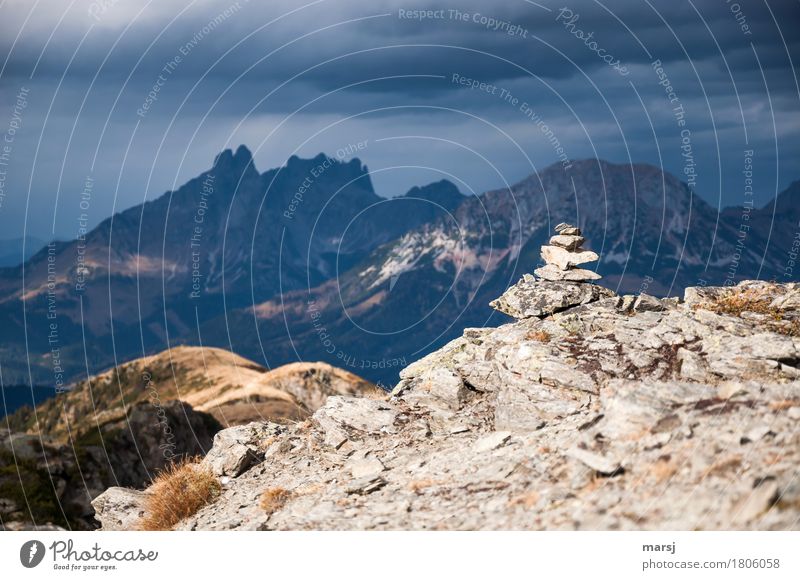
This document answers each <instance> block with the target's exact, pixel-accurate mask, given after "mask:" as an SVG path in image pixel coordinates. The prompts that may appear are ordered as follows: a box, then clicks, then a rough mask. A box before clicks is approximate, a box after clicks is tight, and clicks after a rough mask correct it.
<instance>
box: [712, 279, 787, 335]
mask: <svg viewBox="0 0 800 580" xmlns="http://www.w3.org/2000/svg"><path fill="white" fill-rule="evenodd" d="M772 301H773V296H771V295H770V293H769V292H767V291H765V290H763V289H759V288H731V289H729V290H727V291H725V292H723V293H722V294H720V295H719V296H717V297H715V298H714V299H713V300H711V301H709V302H705V303H704V304H700V305H698V306H697V308H703V309H705V310H710V311H712V312H716V313H717V314H727V315H728V316H737V317H741V316H742V314H744V313H745V312H752V313H755V314H761V315H763V316H765V317H766V320H765V322H764V325H765V326H766V327H767V329H768V330H771V331H772V332H777V333H779V334H786V335H789V336H800V319H797V318H792V319H786V318H785V316H784V312H782V311H781V310H780V309H778V308H775V307H774V306H772Z"/></svg>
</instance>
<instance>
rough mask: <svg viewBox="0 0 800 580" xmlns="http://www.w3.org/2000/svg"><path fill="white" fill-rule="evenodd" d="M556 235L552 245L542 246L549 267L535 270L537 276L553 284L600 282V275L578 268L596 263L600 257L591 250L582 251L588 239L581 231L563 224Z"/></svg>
mask: <svg viewBox="0 0 800 580" xmlns="http://www.w3.org/2000/svg"><path fill="white" fill-rule="evenodd" d="M555 230H556V235H554V236H553V237H552V238H550V244H549V245H547V246H542V258H544V261H545V262H547V265H545V266H542V267H541V268H538V269H537V270H535V273H536V275H537V276H538V277H539V278H542V279H544V280H549V281H551V282H559V281H567V282H589V281H592V280H599V279H600V275H599V274H597V273H596V272H592V271H591V270H586V269H584V268H577V267H576V266H579V265H581V264H587V263H591V262H596V261H597V260H598V259H599V256H598V255H597V254H595V253H594V252H592V251H591V250H582V249H581V246H582V245H583V242H585V241H586V239H585V238H584V237H583V236H582V235H581V230H580V229H579V228H576V227H575V226H572V225H570V224H565V223H561V224H558V225H557V226H556V228H555Z"/></svg>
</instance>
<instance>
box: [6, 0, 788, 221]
mask: <svg viewBox="0 0 800 580" xmlns="http://www.w3.org/2000/svg"><path fill="white" fill-rule="evenodd" d="M34 6H35V8H34ZM68 6H70V5H69V4H67V3H63V2H61V1H57V0H43V1H41V2H39V3H37V4H33V3H28V2H11V3H9V2H7V3H6V4H4V5H3V7H2V8H0V11H2V13H3V14H2V16H3V17H2V18H0V51H2V54H3V55H8V58H7V62H6V64H5V67H4V69H3V73H2V76H0V91H1V92H2V95H3V100H2V103H0V115H2V116H1V117H0V120H2V119H9V118H11V117H12V115H13V112H12V109H13V100H14V99H13V97H14V95H15V94H16V92H17V91H18V90H19V89H20V87H26V88H29V89H30V90H31V97H30V106H29V107H28V109H27V111H26V113H25V117H24V120H23V122H24V130H22V131H21V132H20V135H19V136H18V138H17V140H16V143H15V150H14V157H13V160H12V165H11V173H13V175H11V176H10V177H9V181H8V183H9V184H12V185H13V186H14V191H15V193H16V195H12V196H8V197H7V198H6V200H5V201H4V205H3V206H0V225H11V224H18V223H19V222H20V219H19V216H20V213H21V212H23V211H24V207H25V203H24V202H25V199H26V196H27V194H28V191H29V190H30V192H31V195H32V196H35V197H36V198H37V199H38V200H40V201H50V200H52V201H53V202H54V201H55V196H56V194H57V193H58V192H61V191H63V195H60V194H59V195H60V198H59V199H60V200H61V201H60V203H63V200H64V199H67V200H68V199H70V198H69V192H70V191H74V190H75V189H76V188H79V187H80V184H81V183H82V181H83V180H84V179H85V175H86V174H87V173H89V172H91V173H92V174H93V175H95V176H96V178H97V180H98V183H102V184H104V185H105V186H106V187H107V188H108V190H111V191H114V192H117V184H118V183H119V184H120V185H119V191H118V192H117V193H118V195H119V199H118V200H117V201H113V196H107V197H106V198H104V199H103V200H98V202H97V205H96V206H95V208H94V212H95V216H94V218H93V219H95V218H96V220H99V219H100V218H102V217H104V216H105V215H106V214H107V213H108V212H109V211H111V209H112V208H117V209H119V208H120V207H126V206H128V205H131V204H132V203H136V202H139V201H141V199H142V198H143V197H144V196H148V197H152V196H154V195H158V194H160V193H161V192H162V191H163V190H165V189H169V188H171V187H173V186H174V185H179V184H180V182H181V180H183V179H186V178H188V177H191V176H192V175H194V174H195V173H197V172H198V171H200V170H202V169H204V168H205V167H207V166H208V164H209V163H210V160H211V159H213V155H214V153H215V152H216V151H217V150H218V149H219V148H221V147H223V146H236V145H238V142H237V141H244V142H247V144H248V145H250V146H251V148H253V149H254V150H256V161H257V163H258V164H259V166H260V168H261V169H266V167H268V166H274V165H278V164H280V163H282V161H283V160H284V159H285V158H286V157H287V156H288V155H289V154H291V153H293V152H294V150H295V149H296V148H299V150H300V152H301V153H303V154H312V153H314V152H316V151H315V150H314V149H315V148H317V150H319V149H325V148H330V147H336V146H337V145H338V144H340V143H341V142H342V141H346V139H347V138H348V136H349V135H350V134H351V133H352V134H362V135H363V138H367V137H371V138H372V139H373V140H374V139H377V138H380V137H385V136H391V135H395V134H399V133H404V132H405V133H408V134H424V133H425V132H426V131H437V132H438V135H439V136H440V137H446V138H448V139H454V140H458V141H459V142H463V143H465V144H468V145H469V146H470V147H475V148H478V149H479V150H481V151H483V154H484V155H488V156H490V157H491V158H492V160H493V161H494V162H495V163H496V164H497V165H498V166H501V167H502V168H503V170H504V171H505V172H507V173H508V176H507V179H508V180H509V181H515V180H516V179H519V178H522V177H524V176H525V175H526V174H527V173H530V171H531V168H530V166H529V165H528V164H527V161H525V160H524V159H523V158H521V157H520V156H519V152H518V151H516V150H515V148H514V147H513V146H511V145H509V143H508V141H507V139H505V140H504V138H503V137H502V136H499V135H500V133H498V132H497V131H496V130H494V129H492V128H491V127H488V125H487V124H486V123H482V122H481V121H479V120H475V119H473V118H471V117H470V116H469V115H468V114H466V113H459V112H451V111H447V110H446V109H455V110H457V111H460V110H462V109H463V110H464V111H466V112H467V113H469V114H471V115H475V116H477V117H479V118H485V119H486V120H487V121H488V122H490V123H492V124H496V125H498V126H500V127H503V128H505V129H506V130H507V132H508V133H509V135H511V136H512V137H513V138H515V139H517V140H518V141H519V142H520V143H521V146H522V147H523V148H524V149H525V150H527V151H528V152H530V153H531V154H532V155H533V156H534V157H535V160H536V162H537V163H538V164H540V165H542V166H543V165H546V164H548V163H551V162H553V161H555V158H554V156H553V152H552V150H551V149H552V148H550V147H549V146H548V144H547V143H545V142H544V140H543V138H542V135H541V132H538V131H537V130H536V129H535V128H533V126H532V124H531V122H530V120H529V119H526V118H525V117H524V115H522V114H521V112H520V107H519V105H516V106H511V105H509V102H508V101H505V100H503V99H501V98H499V97H498V95H497V94H489V93H488V92H487V91H485V90H481V89H470V88H468V87H466V86H464V85H463V84H459V83H458V82H453V79H454V78H461V79H464V78H469V79H474V80H476V81H478V82H484V83H489V84H490V85H492V86H494V87H497V89H498V91H499V90H505V91H507V92H511V93H513V95H514V96H515V97H517V98H519V99H520V100H522V101H523V102H526V103H529V104H530V105H531V107H532V108H535V110H536V113H537V114H538V115H541V117H542V118H544V119H546V122H547V124H548V125H549V126H550V127H552V128H553V130H554V131H556V133H557V135H559V138H560V139H561V140H562V141H563V143H564V145H565V147H566V148H567V149H568V150H569V151H570V155H571V156H572V157H581V156H584V157H585V156H592V155H595V154H597V155H600V156H604V157H607V158H610V159H612V160H615V161H620V162H625V161H628V158H629V157H630V158H631V159H633V160H635V161H647V162H651V163H657V162H658V159H659V154H661V156H662V157H663V160H664V165H665V167H666V168H667V169H668V170H671V171H673V172H676V173H680V170H681V167H682V165H681V157H680V149H679V147H680V135H679V130H678V129H677V127H676V124H675V119H674V116H673V115H672V113H671V108H672V106H673V105H674V103H670V102H669V101H668V99H667V95H666V93H665V91H664V88H663V87H662V86H660V85H659V84H658V78H657V77H656V75H655V73H654V71H653V67H652V66H651V64H650V63H651V62H652V61H654V60H656V59H658V60H660V61H661V63H663V66H664V70H665V71H666V72H667V74H668V76H669V80H670V82H671V83H672V86H673V87H674V89H675V91H676V93H677V95H678V97H679V102H680V104H681V105H683V106H684V107H685V110H686V114H687V120H688V122H689V124H690V127H691V129H692V131H693V135H694V139H695V141H696V143H695V149H696V154H697V156H698V162H701V163H702V167H703V170H704V175H703V182H702V185H703V187H702V193H703V195H704V196H706V197H707V198H708V199H710V200H713V201H716V200H718V199H720V198H722V199H723V203H739V202H740V201H741V200H739V199H738V198H737V197H736V195H734V194H732V193H731V192H735V191H738V181H737V180H738V178H739V173H740V170H741V168H740V165H741V161H740V158H741V156H742V151H743V150H744V149H745V148H753V149H755V150H756V156H755V159H756V161H755V163H756V166H757V167H758V168H759V171H760V175H761V176H762V178H761V180H760V191H761V193H760V195H761V197H762V198H763V200H762V201H765V200H766V199H767V198H769V197H770V196H771V195H773V194H774V192H775V190H776V189H777V188H779V187H784V186H785V185H786V184H787V183H788V181H789V180H791V179H792V178H798V177H800V164H799V162H798V161H796V160H795V156H794V155H793V154H791V152H792V151H793V150H796V149H797V145H798V141H799V140H800V139H798V137H799V136H800V126H799V125H800V122H799V121H798V116H797V114H796V113H797V110H798V94H797V92H798V87H797V84H796V82H797V81H796V77H795V74H794V73H793V69H792V62H791V61H790V58H791V59H794V64H795V66H796V64H797V62H798V60H800V50H798V46H799V45H800V30H798V27H797V26H796V23H797V22H798V15H799V13H800V8H798V4H797V3H796V2H774V1H773V2H770V3H769V4H764V3H757V2H738V3H737V2H728V1H726V0H707V1H702V2H701V1H694V2H689V1H688V0H669V1H655V0H650V1H649V2H648V1H646V0H643V1H642V2H630V1H626V2H623V1H621V0H620V1H614V2H612V1H608V2H600V1H593V0H574V1H572V0H560V1H559V2H558V3H556V2H554V1H552V0H544V1H542V2H539V3H538V5H537V3H533V2H528V1H526V0H506V1H503V2H489V1H486V0H484V1H478V0H471V1H466V2H465V1H460V2H454V1H451V2H437V1H436V0H425V1H413V2H412V1H409V2H402V1H396V0H391V1H389V0H379V1H375V2H368V3H367V2H356V1H355V0H324V1H320V2H316V3H310V5H308V6H306V7H303V3H301V2H296V1H295V2H288V1H282V2H269V3H267V2H263V3H262V2H255V1H251V2H245V1H244V0H240V1H239V2H230V1H227V0H215V1H206V0H203V1H197V2H181V1H174V0H162V1H160V2H150V3H149V4H142V3H133V2H127V1H126V0H118V1H117V2H114V1H113V0H112V1H106V2H90V1H88V0H78V1H76V2H75V3H73V4H72V5H71V6H72V7H71V8H69V9H68V10H67V12H66V13H65V12H64V10H65V9H67V7H68ZM103 6H105V8H103ZM542 6H543V7H542ZM737 8H738V11H737ZM562 9H563V10H562ZM414 10H426V11H432V12H428V13H426V14H425V15H426V16H429V17H428V18H423V19H419V18H415V17H414V16H416V15H418V13H414V12H413V11H414ZM453 10H458V12H457V13H456V12H453ZM31 11H32V12H31ZM401 11H402V12H401ZM271 21H274V22H272V23H270V22H271ZM577 30H580V31H582V32H583V34H584V35H587V34H590V33H591V34H592V38H591V41H593V42H595V43H596V44H594V45H589V43H590V41H584V40H581V39H580V38H577V37H576V36H577V32H576V31H577ZM784 43H785V44H784ZM599 51H602V53H600V52H599ZM601 54H602V55H608V57H610V58H611V59H612V60H617V61H619V67H621V68H622V69H623V70H624V71H626V74H620V72H619V71H616V70H614V69H613V68H612V67H610V66H609V65H608V64H606V62H604V61H603V59H602V58H601ZM176 59H177V60H176ZM759 64H760V65H761V67H763V68H759V66H758V65H759ZM165 67H171V68H165ZM454 75H457V77H454ZM293 77H296V78H293ZM385 77H402V78H394V79H392V78H385ZM290 79H292V80H291V81H290ZM765 80H766V86H765ZM287 81H289V82H287ZM348 85H352V86H349V87H348ZM344 87H347V88H344ZM737 92H738V98H737V94H736V93H737ZM326 93H330V94H326ZM637 93H638V94H637ZM323 95H324V96H323ZM640 97H641V99H642V101H641V102H640V100H639V98H640ZM9 105H12V106H9ZM643 105H644V106H643ZM740 105H741V108H740ZM376 109H377V111H375V112H371V113H366V112H367V111H373V110H376ZM295 111H297V112H296V113H295ZM289 115H291V117H289V118H288V119H287V116H289ZM350 115H355V118H354V119H353V120H352V121H348V122H347V123H346V124H339V125H336V124H334V125H332V127H333V128H327V129H326V127H327V126H328V125H330V124H331V123H335V121H336V120H337V119H341V118H343V117H346V116H350ZM743 120H744V124H743ZM651 123H652V125H653V128H652V129H651V125H650V124H651ZM2 129H3V127H0V130H2ZM715 130H716V133H715V132H714V131H715ZM653 131H655V133H656V136H655V139H654V137H653ZM745 131H747V135H748V141H747V142H745V140H744V135H745ZM317 132H319V135H318V136H314V135H315V133H317ZM360 132H361V133H360ZM269 135H273V137H271V138H270V139H267V136H269ZM306 140H308V142H307V143H305V144H304V142H305V141H306ZM776 142H777V153H776ZM382 143H383V145H381V146H378V145H377V143H376V145H375V146H373V147H372V148H371V149H370V150H368V151H366V152H364V153H363V156H364V158H365V160H367V161H368V162H369V163H370V167H371V168H372V169H376V168H378V167H381V166H388V165H393V164H396V163H399V162H400V161H401V160H403V161H406V162H408V163H412V162H413V160H414V151H413V149H412V150H408V146H407V145H406V146H404V147H401V146H400V145H398V146H397V148H396V149H391V148H389V143H392V142H391V141H385V142H382ZM418 146H420V147H421V146H423V145H422V144H418ZM424 146H425V147H433V144H432V143H431V142H425V143H424ZM481 148H483V149H481ZM484 149H485V150H484ZM487 150H488V151H487ZM717 150H719V157H720V158H722V161H720V159H718V157H717ZM329 152H330V151H329ZM95 154H97V159H96V162H95V163H94V164H93V161H95ZM435 155H436V156H437V157H436V160H437V163H439V164H441V166H442V168H448V169H456V168H460V167H463V166H464V164H465V161H464V159H463V158H462V157H461V153H456V152H455V149H454V148H452V147H451V148H449V149H448V148H446V147H444V146H442V145H441V143H439V144H438V145H436V149H435ZM420 156H422V157H425V158H430V157H431V155H426V154H424V153H423V154H420ZM34 157H35V159H36V166H35V167H34V166H33V158H34ZM123 161H124V163H125V165H124V168H125V169H123V170H122V178H121V177H120V168H121V167H123ZM719 164H722V166H723V167H722V172H721V175H720V174H719V173H718V172H717V166H718V165H719ZM472 165H474V164H469V163H467V169H464V171H466V172H467V173H469V172H470V171H472V173H470V174H469V175H468V177H469V178H470V179H471V180H472V182H474V183H475V186H476V187H477V188H478V189H482V188H488V187H494V186H497V185H498V184H499V183H498V179H497V177H496V176H494V175H492V173H491V172H490V171H487V170H486V168H485V167H481V166H477V165H476V166H474V168H473V167H472ZM776 166H777V167H778V174H779V175H778V177H777V179H776V178H774V175H775V173H776V171H775V167H776ZM31 172H33V174H32V175H31ZM151 172H152V178H151V177H150V174H151ZM62 175H63V177H62ZM720 177H723V178H724V182H725V183H724V184H723V185H722V188H721V189H720V185H719V181H720ZM417 178H421V176H414V175H405V174H404V175H403V176H399V177H397V178H396V180H395V181H392V179H394V178H392V179H390V178H388V177H376V180H375V181H376V185H377V186H378V187H379V188H382V189H383V190H384V191H383V192H384V193H387V192H390V193H398V192H400V191H402V190H403V189H404V188H406V187H408V186H410V185H412V184H413V182H414V179H417ZM69 215H70V214H69V211H66V212H65V210H62V211H61V214H60V216H64V217H63V219H64V220H66V223H67V225H66V226H57V231H58V232H59V233H60V235H71V234H70V232H71V229H72V228H73V224H72V222H71V218H70V217H66V216H69ZM31 219H32V220H33V221H32V222H31V223H32V224H33V226H34V227H36V228H38V229H39V230H41V229H43V228H45V229H46V227H47V226H48V225H49V222H50V221H56V222H58V223H60V222H61V219H62V217H58V218H57V219H55V220H53V217H52V216H45V218H41V219H39V221H38V222H37V221H36V219H38V218H37V217H36V216H34V217H32V218H31Z"/></svg>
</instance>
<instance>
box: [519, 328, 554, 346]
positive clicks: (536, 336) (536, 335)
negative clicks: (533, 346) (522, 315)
mask: <svg viewBox="0 0 800 580" xmlns="http://www.w3.org/2000/svg"><path fill="white" fill-rule="evenodd" d="M525 338H527V339H528V340H536V341H538V342H545V343H547V342H550V339H551V338H552V336H550V333H549V332H547V331H545V330H531V331H530V332H529V333H528V334H527V336H526V337H525Z"/></svg>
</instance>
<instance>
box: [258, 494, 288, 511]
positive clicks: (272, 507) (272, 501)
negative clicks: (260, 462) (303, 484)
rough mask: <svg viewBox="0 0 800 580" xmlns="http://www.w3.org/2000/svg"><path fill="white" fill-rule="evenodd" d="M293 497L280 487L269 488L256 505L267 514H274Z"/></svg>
mask: <svg viewBox="0 0 800 580" xmlns="http://www.w3.org/2000/svg"><path fill="white" fill-rule="evenodd" d="M293 497H294V493H292V492H291V491H289V490H288V489H284V488H282V487H271V488H269V489H268V490H266V491H265V492H264V493H262V494H261V500H260V501H259V502H258V505H259V506H261V509H263V510H264V511H265V512H267V513H268V514H270V515H271V514H274V513H275V512H276V511H278V510H279V509H281V508H282V507H283V506H285V505H286V502H288V501H289V500H290V499H292V498H293Z"/></svg>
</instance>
